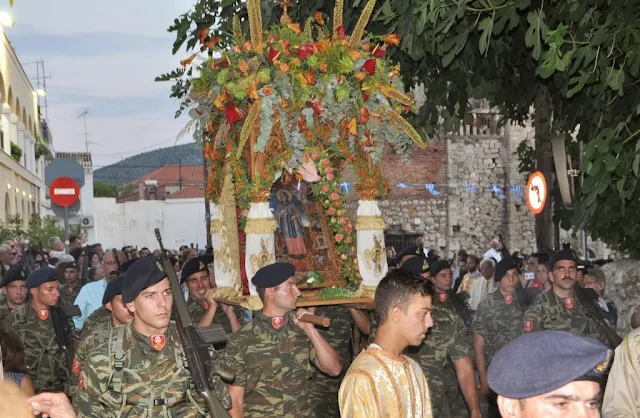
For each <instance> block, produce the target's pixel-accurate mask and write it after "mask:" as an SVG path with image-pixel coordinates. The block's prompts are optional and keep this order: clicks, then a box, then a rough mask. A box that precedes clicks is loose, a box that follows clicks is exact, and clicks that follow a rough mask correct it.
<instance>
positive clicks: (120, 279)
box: [102, 274, 124, 305]
mask: <svg viewBox="0 0 640 418" xmlns="http://www.w3.org/2000/svg"><path fill="white" fill-rule="evenodd" d="M123 283H124V274H121V275H119V276H117V277H116V278H115V279H113V280H111V281H110V282H109V284H108V285H107V288H106V289H105V291H104V295H103V296H102V304H103V305H106V304H107V303H109V302H111V301H112V300H113V298H115V297H116V296H118V295H121V294H122V284H123Z"/></svg>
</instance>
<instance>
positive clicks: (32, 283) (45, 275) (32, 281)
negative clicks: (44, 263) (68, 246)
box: [27, 267, 58, 289]
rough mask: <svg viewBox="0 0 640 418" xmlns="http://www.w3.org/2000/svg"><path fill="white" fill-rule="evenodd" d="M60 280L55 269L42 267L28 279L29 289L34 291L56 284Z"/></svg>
mask: <svg viewBox="0 0 640 418" xmlns="http://www.w3.org/2000/svg"><path fill="white" fill-rule="evenodd" d="M56 280H58V276H57V275H56V271H55V269H52V268H51V267H42V268H39V269H38V270H34V272H33V273H31V274H30V275H29V278H28V279H27V289H33V288H35V287H39V286H40V285H43V284H45V283H49V282H55V281H56Z"/></svg>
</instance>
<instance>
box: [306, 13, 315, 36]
mask: <svg viewBox="0 0 640 418" xmlns="http://www.w3.org/2000/svg"><path fill="white" fill-rule="evenodd" d="M313 20H314V19H313V17H312V16H310V17H309V18H308V19H307V22H306V23H305V24H304V36H307V37H309V38H312V37H313V32H312V30H313V26H312V25H311V24H312V23H313Z"/></svg>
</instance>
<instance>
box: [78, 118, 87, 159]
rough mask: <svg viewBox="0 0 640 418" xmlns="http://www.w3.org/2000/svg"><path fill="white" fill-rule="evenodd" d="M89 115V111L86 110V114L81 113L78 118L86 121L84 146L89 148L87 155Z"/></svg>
mask: <svg viewBox="0 0 640 418" xmlns="http://www.w3.org/2000/svg"><path fill="white" fill-rule="evenodd" d="M88 113H89V111H88V110H85V111H84V112H82V113H80V115H79V116H78V119H80V118H82V119H83V120H84V145H85V146H86V148H87V154H88V153H89V133H88V132H87V114H88Z"/></svg>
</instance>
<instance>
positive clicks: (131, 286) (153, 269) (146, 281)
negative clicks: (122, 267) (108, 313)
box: [122, 256, 167, 303]
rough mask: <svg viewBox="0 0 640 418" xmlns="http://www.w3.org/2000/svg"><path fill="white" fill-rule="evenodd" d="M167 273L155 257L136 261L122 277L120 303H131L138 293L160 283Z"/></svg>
mask: <svg viewBox="0 0 640 418" xmlns="http://www.w3.org/2000/svg"><path fill="white" fill-rule="evenodd" d="M165 277H167V273H165V272H164V270H163V269H162V265H161V264H160V261H159V260H158V257H156V256H149V257H145V258H140V259H138V260H136V262H135V263H133V265H132V266H131V267H130V268H129V269H128V270H127V272H126V273H125V275H124V283H123V285H122V302H124V303H129V302H133V301H134V300H135V299H136V298H137V297H138V295H139V294H140V292H142V291H143V290H144V289H147V288H149V287H151V286H153V285H156V284H158V283H160V282H161V281H162V280H163V279H164V278H165Z"/></svg>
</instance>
